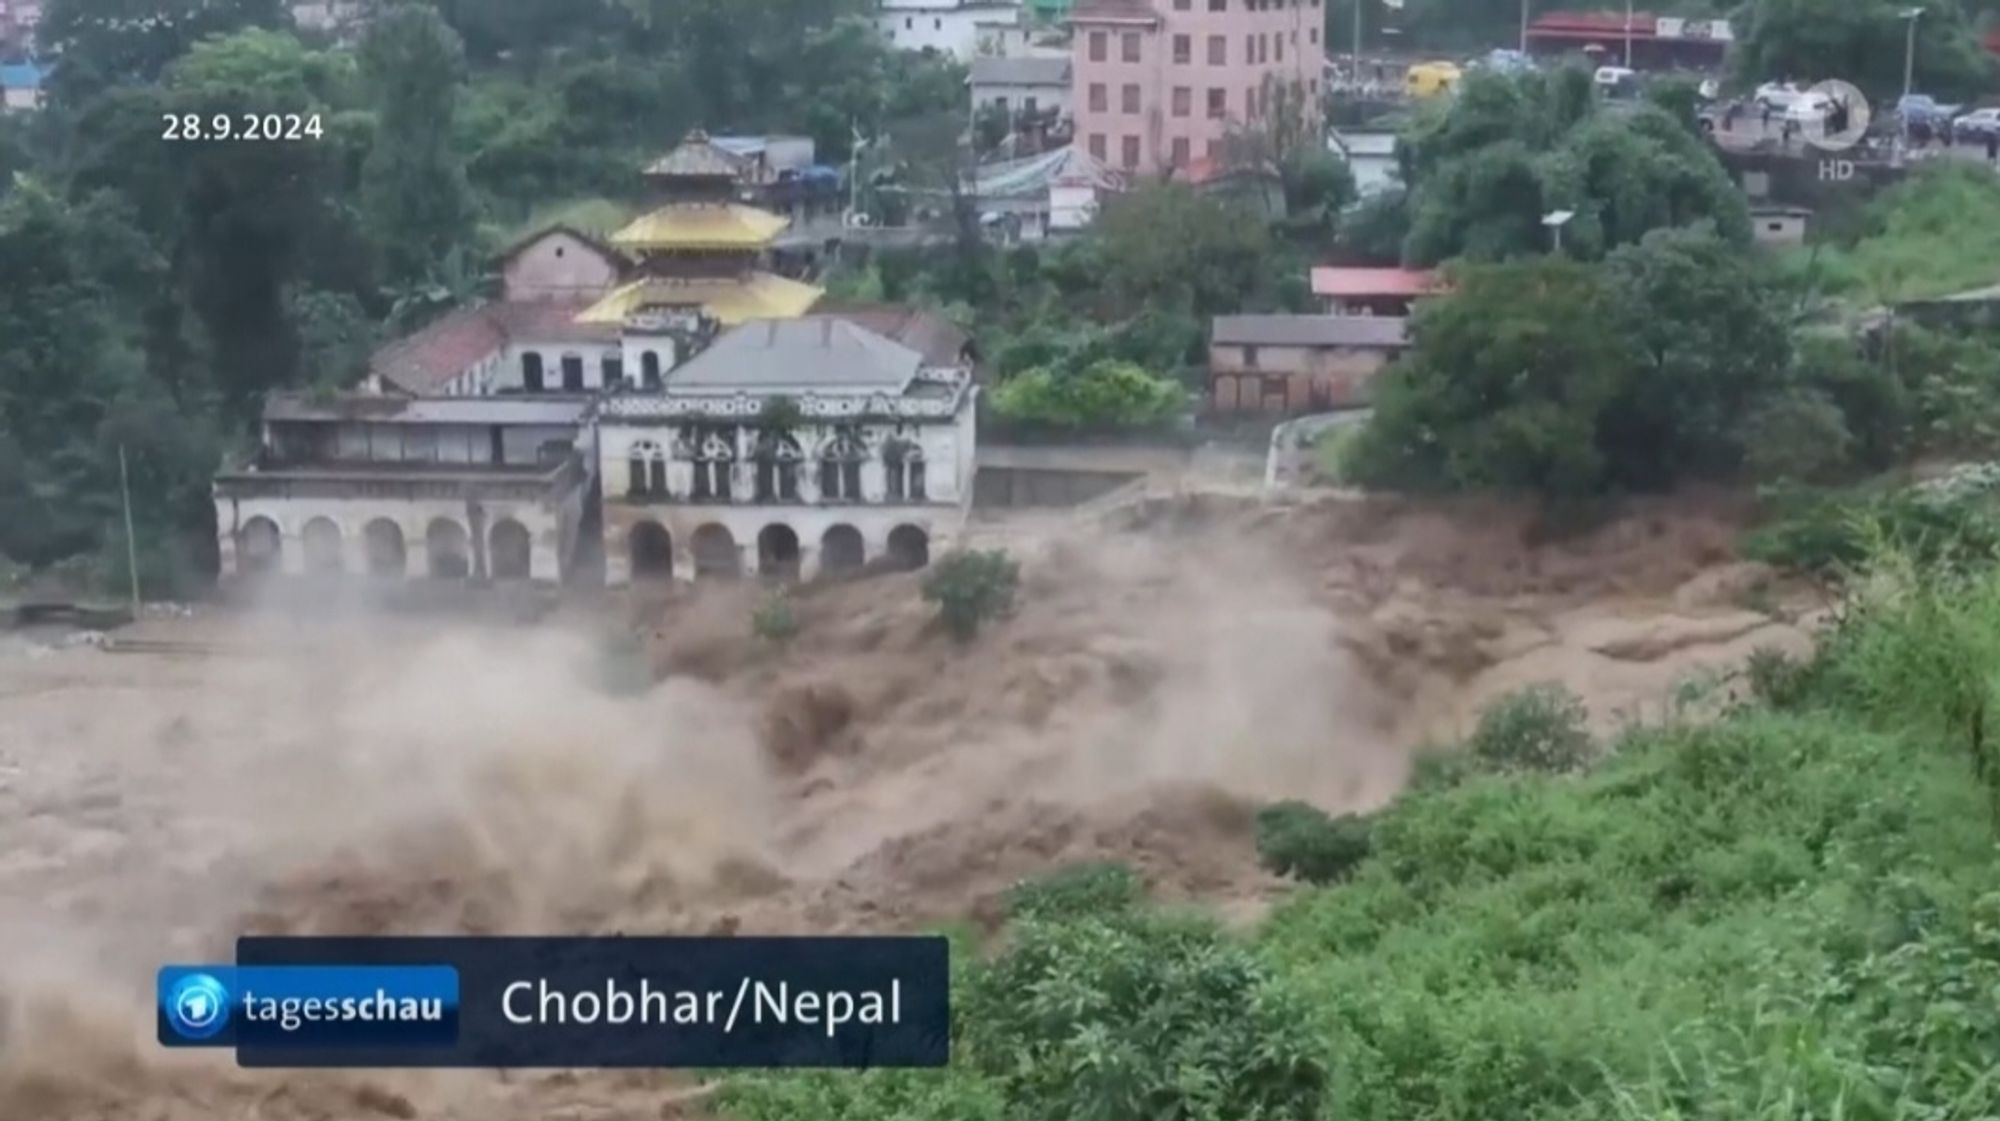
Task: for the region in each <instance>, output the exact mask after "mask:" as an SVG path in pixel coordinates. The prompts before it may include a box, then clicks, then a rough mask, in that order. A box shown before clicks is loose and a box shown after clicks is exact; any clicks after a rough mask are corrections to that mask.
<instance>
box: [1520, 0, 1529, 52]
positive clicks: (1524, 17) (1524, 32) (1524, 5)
mask: <svg viewBox="0 0 2000 1121" xmlns="http://www.w3.org/2000/svg"><path fill="white" fill-rule="evenodd" d="M1527 53H1528V0H1521V54H1522V55H1523V56H1526V55H1527Z"/></svg>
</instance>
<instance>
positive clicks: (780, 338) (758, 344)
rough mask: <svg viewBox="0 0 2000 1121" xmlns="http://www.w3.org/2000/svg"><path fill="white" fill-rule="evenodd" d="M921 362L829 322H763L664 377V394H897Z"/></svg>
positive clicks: (894, 345) (726, 337) (898, 347)
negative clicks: (803, 389)
mask: <svg viewBox="0 0 2000 1121" xmlns="http://www.w3.org/2000/svg"><path fill="white" fill-rule="evenodd" d="M922 365H923V355H921V354H918V353H917V352H916V351H914V350H911V349H910V348H909V347H907V346H904V345H903V344H901V343H898V342H895V341H893V340H891V339H886V338H883V337H882V336H881V335H878V334H876V333H875V332H873V331H870V330H868V329H866V328H864V327H861V326H859V325H858V324H855V323H851V322H849V321H847V320H846V319H842V318H839V317H837V316H829V315H814V316H808V317H806V318H803V319H760V320H757V321H755V322H751V323H745V324H743V325H742V326H740V327H738V328H736V329H735V330H733V331H729V332H726V333H725V334H723V336H722V337H721V338H718V339H716V340H715V342H714V343H712V344H710V346H709V348H708V349H707V350H704V351H702V352H701V353H700V354H697V355H695V356H694V357H693V358H692V359H690V360H688V362H687V363H686V364H685V365H682V366H679V367H677V368H675V369H674V370H673V371H672V372H671V373H669V374H668V375H667V392H668V393H676V392H697V393H699V392H716V391H726V392H755V391H757V390H768V389H776V388H780V387H784V388H790V387H794V386H811V387H814V388H820V387H824V388H830V389H848V390H878V391H880V392H884V393H896V394H900V393H902V392H903V390H904V389H906V388H907V387H908V386H909V384H910V382H911V381H912V380H913V379H915V377H916V376H917V370H918V369H919V368H920V367H921V366H922Z"/></svg>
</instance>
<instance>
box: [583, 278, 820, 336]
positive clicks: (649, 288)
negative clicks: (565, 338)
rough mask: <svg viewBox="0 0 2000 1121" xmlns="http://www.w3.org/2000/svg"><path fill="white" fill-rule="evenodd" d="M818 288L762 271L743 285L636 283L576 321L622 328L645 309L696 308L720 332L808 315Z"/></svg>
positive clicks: (618, 290) (613, 293)
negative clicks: (716, 322) (719, 326)
mask: <svg viewBox="0 0 2000 1121" xmlns="http://www.w3.org/2000/svg"><path fill="white" fill-rule="evenodd" d="M822 294H823V292H822V290H821V289H818V288H815V287H813V286H812V285H810V284H801V283H799V282H798V281H796V280H787V279H785V278H784V277H782V276H774V275H772V274H771V273H767V272H753V273H751V274H749V275H748V276H747V277H745V278H744V279H742V280H685V281H674V280H656V279H647V280H635V281H633V282H632V283H630V284H626V285H624V286H622V287H620V288H615V289H613V290H612V291H611V292H610V294H608V295H606V296H605V297H604V298H603V299H601V300H599V301H598V302H597V303H596V304H594V305H592V306H591V307H590V309H589V310H587V311H585V312H584V313H583V315H582V317H581V318H580V320H579V321H580V322H582V323H589V324H608V325H612V326H617V325H622V324H623V323H624V322H625V318H626V317H627V316H629V315H631V314H632V313H633V312H636V311H639V310H641V309H643V308H645V307H647V306H649V305H654V306H662V307H697V306H698V307H700V308H702V309H703V310H704V311H706V312H707V313H708V314H710V315H712V316H714V317H715V318H716V319H718V320H720V321H721V322H722V325H723V326H725V327H729V326H734V325H736V324H738V323H743V322H746V321H748V320H752V319H790V318H792V317H794V316H800V315H804V314H805V313H806V312H808V311H810V310H812V306H813V305H814V304H815V303H817V302H819V298H820V296H821V295H822Z"/></svg>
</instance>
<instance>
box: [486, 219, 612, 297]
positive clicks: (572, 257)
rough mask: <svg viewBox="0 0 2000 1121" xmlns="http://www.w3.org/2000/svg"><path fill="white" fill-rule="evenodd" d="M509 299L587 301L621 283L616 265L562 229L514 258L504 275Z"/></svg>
mask: <svg viewBox="0 0 2000 1121" xmlns="http://www.w3.org/2000/svg"><path fill="white" fill-rule="evenodd" d="M503 278H504V282H505V291H506V293H507V295H506V298H507V299H508V300H583V299H590V298H593V297H595V296H597V295H599V294H601V293H602V292H603V291H604V290H605V289H606V288H609V287H610V286H611V285H612V284H613V283H615V282H616V281H617V280H618V266H617V264H616V262H614V261H612V260H611V259H609V258H608V257H606V256H605V255H604V254H603V253H601V252H599V251H598V249H597V247H596V246H594V245H591V244H590V243H589V242H586V241H584V240H583V239H582V238H579V237H577V236H575V235H574V234H569V233H564V232H562V231H560V230H558V231H555V232H553V233H550V234H547V235H545V236H543V237H542V238H541V239H540V240H538V241H536V242H535V243H534V244H532V245H530V246H528V247H527V248H526V249H523V250H522V251H520V252H519V253H517V254H515V255H514V258H513V259H512V260H510V261H508V262H507V267H506V270H505V272H504V273H503Z"/></svg>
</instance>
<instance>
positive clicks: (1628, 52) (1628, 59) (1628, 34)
mask: <svg viewBox="0 0 2000 1121" xmlns="http://www.w3.org/2000/svg"><path fill="white" fill-rule="evenodd" d="M1625 69H1627V70H1630V69H1632V0H1625Z"/></svg>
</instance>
